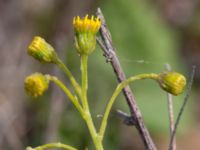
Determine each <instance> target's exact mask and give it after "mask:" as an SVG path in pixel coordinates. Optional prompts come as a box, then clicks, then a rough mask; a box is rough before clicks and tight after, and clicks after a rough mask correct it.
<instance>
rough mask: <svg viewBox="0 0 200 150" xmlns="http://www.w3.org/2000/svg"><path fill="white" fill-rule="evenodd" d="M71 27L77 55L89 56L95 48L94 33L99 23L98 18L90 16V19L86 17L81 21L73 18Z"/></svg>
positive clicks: (78, 18)
mask: <svg viewBox="0 0 200 150" xmlns="http://www.w3.org/2000/svg"><path fill="white" fill-rule="evenodd" d="M73 26H74V32H75V38H74V41H75V46H76V49H77V51H78V53H79V54H86V55H88V54H90V53H91V52H93V50H94V49H95V46H96V37H95V36H96V33H97V32H98V30H99V28H100V26H101V21H100V19H99V18H98V17H96V18H94V16H92V17H91V18H90V19H89V18H88V15H86V16H85V17H84V18H83V19H81V18H80V17H79V16H77V17H74V19H73Z"/></svg>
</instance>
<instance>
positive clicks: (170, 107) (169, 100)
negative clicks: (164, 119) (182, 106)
mask: <svg viewBox="0 0 200 150" xmlns="http://www.w3.org/2000/svg"><path fill="white" fill-rule="evenodd" d="M165 66H166V69H167V71H171V70H172V68H171V66H170V64H166V65H165ZM167 105H168V113H169V129H170V137H171V136H172V133H173V130H174V111H173V98H172V94H170V93H167ZM171 150H176V138H175V137H174V138H173V141H172V149H171Z"/></svg>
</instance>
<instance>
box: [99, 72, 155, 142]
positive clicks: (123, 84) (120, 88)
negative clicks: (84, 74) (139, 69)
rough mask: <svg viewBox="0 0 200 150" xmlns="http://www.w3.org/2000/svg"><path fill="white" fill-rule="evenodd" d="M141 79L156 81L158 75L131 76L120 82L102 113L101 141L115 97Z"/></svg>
mask: <svg viewBox="0 0 200 150" xmlns="http://www.w3.org/2000/svg"><path fill="white" fill-rule="evenodd" d="M142 79H154V80H157V79H158V75H157V74H154V73H151V74H140V75H137V76H133V77H130V78H128V79H127V80H125V81H123V82H121V83H120V84H119V85H118V86H117V88H116V89H115V91H114V93H113V95H112V97H111V98H110V100H109V101H108V104H107V106H106V109H105V113H104V116H103V119H102V122H101V125H100V129H99V136H100V137H101V139H102V140H103V137H104V134H105V130H106V126H107V120H108V116H109V114H110V110H111V108H112V105H113V103H114V102H115V100H116V98H117V96H118V95H119V93H120V92H121V91H122V89H123V88H124V87H126V86H127V85H128V84H129V83H130V82H133V81H137V80H142Z"/></svg>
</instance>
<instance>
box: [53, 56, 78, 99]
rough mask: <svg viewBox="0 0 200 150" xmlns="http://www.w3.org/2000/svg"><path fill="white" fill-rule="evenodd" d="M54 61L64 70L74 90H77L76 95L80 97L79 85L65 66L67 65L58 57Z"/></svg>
mask: <svg viewBox="0 0 200 150" xmlns="http://www.w3.org/2000/svg"><path fill="white" fill-rule="evenodd" d="M55 63H56V64H57V65H58V66H59V67H60V68H61V69H62V70H63V71H64V73H65V74H66V76H67V77H68V78H69V80H70V82H71V83H72V85H73V87H74V88H75V91H76V92H77V94H78V96H79V97H81V87H80V85H79V84H78V83H77V81H76V79H75V78H74V76H73V75H72V73H71V72H70V70H69V69H68V68H67V66H66V65H65V64H64V63H63V62H62V60H60V59H59V58H58V60H57V61H56V62H55Z"/></svg>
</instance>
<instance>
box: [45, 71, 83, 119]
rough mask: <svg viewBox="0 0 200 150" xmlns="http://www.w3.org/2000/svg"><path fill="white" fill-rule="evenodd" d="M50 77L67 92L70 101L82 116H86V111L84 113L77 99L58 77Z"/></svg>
mask: <svg viewBox="0 0 200 150" xmlns="http://www.w3.org/2000/svg"><path fill="white" fill-rule="evenodd" d="M48 77H49V80H51V81H53V82H55V83H56V84H57V85H58V86H59V87H60V88H61V89H62V90H63V91H64V92H65V94H66V95H67V96H68V98H69V100H70V101H71V102H72V103H73V104H74V106H75V107H76V108H77V110H78V111H79V112H80V114H81V115H82V116H84V111H83V108H82V106H81V105H80V103H79V101H78V100H77V98H76V97H74V96H73V95H72V93H71V92H70V90H69V89H68V88H67V87H66V86H65V85H64V84H63V83H62V82H61V81H60V80H58V78H57V77H54V76H50V75H49V76H48Z"/></svg>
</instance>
